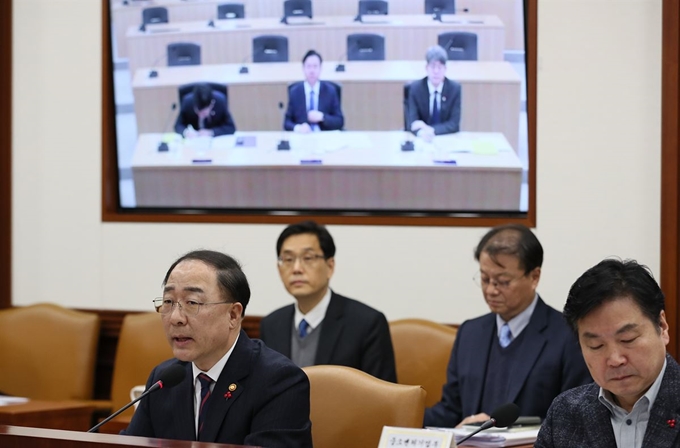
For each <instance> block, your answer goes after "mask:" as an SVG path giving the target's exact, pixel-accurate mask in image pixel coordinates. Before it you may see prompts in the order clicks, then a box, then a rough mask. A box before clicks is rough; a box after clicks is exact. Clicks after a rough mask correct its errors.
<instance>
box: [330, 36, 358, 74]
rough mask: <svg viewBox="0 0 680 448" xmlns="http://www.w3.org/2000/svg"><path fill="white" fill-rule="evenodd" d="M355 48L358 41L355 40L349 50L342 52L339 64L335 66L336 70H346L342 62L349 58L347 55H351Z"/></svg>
mask: <svg viewBox="0 0 680 448" xmlns="http://www.w3.org/2000/svg"><path fill="white" fill-rule="evenodd" d="M355 48H356V42H353V43H352V46H351V47H348V48H347V51H345V52H344V53H342V56H340V57H339V58H338V60H339V62H338V65H336V66H335V71H336V72H344V71H345V64H343V63H342V62H343V61H345V60H346V59H347V57H348V56H349V54H350V53H351V52H352V51H354V49H355Z"/></svg>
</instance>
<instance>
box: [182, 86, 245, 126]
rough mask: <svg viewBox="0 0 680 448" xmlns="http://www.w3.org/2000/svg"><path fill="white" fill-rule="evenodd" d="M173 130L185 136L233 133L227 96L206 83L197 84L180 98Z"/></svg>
mask: <svg viewBox="0 0 680 448" xmlns="http://www.w3.org/2000/svg"><path fill="white" fill-rule="evenodd" d="M175 132H177V133H178V134H182V136H184V137H185V138H193V137H202V136H208V137H217V136H218V135H225V134H233V133H234V132H236V125H234V120H233V119H232V118H231V114H230V113H229V110H227V98H226V97H225V96H224V94H223V93H222V92H217V91H215V90H213V89H212V88H211V87H210V85H208V84H203V83H202V84H198V85H196V87H194V90H193V92H191V93H190V94H188V95H186V96H185V97H184V98H183V99H182V105H181V107H180V111H179V115H178V116H177V121H176V122H175Z"/></svg>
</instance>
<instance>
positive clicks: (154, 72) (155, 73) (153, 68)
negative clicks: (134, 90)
mask: <svg viewBox="0 0 680 448" xmlns="http://www.w3.org/2000/svg"><path fill="white" fill-rule="evenodd" d="M166 56H167V50H163V53H161V55H160V56H158V57H157V58H156V60H155V61H153V64H151V70H150V71H149V78H157V77H158V71H157V70H156V67H158V64H159V63H160V62H161V59H163V58H164V57H166Z"/></svg>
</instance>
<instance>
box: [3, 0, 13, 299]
mask: <svg viewBox="0 0 680 448" xmlns="http://www.w3.org/2000/svg"><path fill="white" fill-rule="evenodd" d="M0 67H4V68H3V69H2V70H0V148H2V150H1V151H0V266H2V268H0V308H9V307H10V306H12V2H11V1H9V0H6V1H3V2H0Z"/></svg>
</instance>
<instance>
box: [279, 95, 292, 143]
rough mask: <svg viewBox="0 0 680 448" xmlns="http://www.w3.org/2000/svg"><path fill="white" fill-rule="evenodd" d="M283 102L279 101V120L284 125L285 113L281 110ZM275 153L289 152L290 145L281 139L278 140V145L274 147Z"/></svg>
mask: <svg viewBox="0 0 680 448" xmlns="http://www.w3.org/2000/svg"><path fill="white" fill-rule="evenodd" d="M283 109H284V107H283V102H282V101H279V110H281V118H282V122H283V123H285V121H286V112H285V111H284V110H283ZM276 149H277V151H289V150H290V143H289V142H288V140H285V139H281V140H279V144H278V145H277V146H276Z"/></svg>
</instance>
